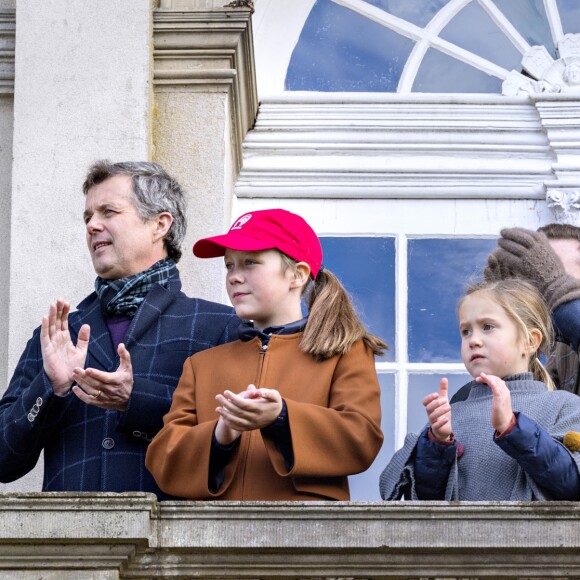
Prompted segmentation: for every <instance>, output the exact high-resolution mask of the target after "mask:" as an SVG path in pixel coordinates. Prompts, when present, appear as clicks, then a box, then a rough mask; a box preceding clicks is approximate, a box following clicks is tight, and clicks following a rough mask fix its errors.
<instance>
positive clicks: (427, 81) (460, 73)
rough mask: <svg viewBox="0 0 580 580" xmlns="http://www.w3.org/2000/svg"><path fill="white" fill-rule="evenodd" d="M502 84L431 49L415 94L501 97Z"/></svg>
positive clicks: (494, 78) (420, 74)
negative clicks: (466, 94) (461, 94)
mask: <svg viewBox="0 0 580 580" xmlns="http://www.w3.org/2000/svg"><path fill="white" fill-rule="evenodd" d="M517 68H518V70H519V68H520V67H519V65H518V67H517ZM501 84H502V80H501V79H499V78H497V77H494V76H491V75H488V74H486V73H484V72H482V71H480V70H478V69H476V68H474V67H472V66H469V65H468V64H465V63H463V62H461V61H459V60H457V59H455V58H453V57H451V56H448V55H446V54H443V53H442V52H439V51H438V50H435V49H433V48H430V49H429V50H428V51H427V54H425V57H424V58H423V61H422V62H421V66H420V67H419V71H418V73H417V77H416V78H415V82H414V83H413V92H414V93H499V94H501Z"/></svg>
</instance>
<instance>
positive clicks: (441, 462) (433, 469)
mask: <svg viewBox="0 0 580 580" xmlns="http://www.w3.org/2000/svg"><path fill="white" fill-rule="evenodd" d="M428 432H429V427H426V428H425V429H424V430H423V432H422V433H421V435H420V437H419V439H418V441H417V453H416V455H415V491H416V493H417V497H418V498H419V499H423V500H430V499H431V500H440V499H444V498H445V488H446V487H447V480H448V479H449V472H450V471H451V466H452V464H453V462H454V461H455V458H456V456H457V447H458V445H457V441H455V442H454V443H453V445H441V444H440V443H437V442H436V441H430V440H429V437H428Z"/></svg>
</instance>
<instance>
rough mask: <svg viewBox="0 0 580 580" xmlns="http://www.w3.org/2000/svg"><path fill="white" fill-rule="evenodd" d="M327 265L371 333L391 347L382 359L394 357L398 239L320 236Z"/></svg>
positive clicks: (325, 264) (325, 265) (393, 358)
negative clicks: (396, 252) (346, 292)
mask: <svg viewBox="0 0 580 580" xmlns="http://www.w3.org/2000/svg"><path fill="white" fill-rule="evenodd" d="M320 242H321V243H322V249H323V252H324V267H325V268H328V269H329V270H330V271H331V272H333V273H334V274H336V276H338V278H339V279H340V281H341V282H342V284H343V285H344V287H345V288H346V289H347V291H348V292H349V293H350V294H351V296H352V298H353V302H354V304H355V307H356V309H357V312H358V313H359V316H360V317H361V320H362V321H363V322H364V324H365V325H366V326H367V328H368V329H369V331H370V332H372V333H373V334H376V335H377V336H380V337H381V338H382V339H383V340H384V341H385V342H386V343H387V344H388V345H389V350H388V351H387V352H386V355H385V356H384V357H383V360H388V361H392V360H395V239H394V238H362V237H360V238H357V237H353V238H330V237H328V238H320Z"/></svg>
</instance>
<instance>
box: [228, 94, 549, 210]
mask: <svg viewBox="0 0 580 580" xmlns="http://www.w3.org/2000/svg"><path fill="white" fill-rule="evenodd" d="M552 162H553V155H552V152H551V149H550V143H549V141H548V139H547V138H546V135H545V133H544V132H543V130H542V124H541V122H540V118H539V116H538V112H537V110H536V109H535V108H534V106H533V105H530V103H529V102H528V101H526V100H521V99H505V98H499V99H498V98H496V99H495V100H493V99H490V98H479V99H477V98H472V99H464V100H463V101H461V100H460V99H459V98H458V97H457V96H455V97H454V98H449V97H447V98H436V97H433V96H431V98H430V99H428V98H426V97H425V96H424V95H422V96H419V97H414V96H412V97H408V98H405V99H401V98H400V97H399V98H398V99H394V98H392V97H388V98H383V99H380V98H378V97H376V96H373V97H369V99H367V100H365V99H364V98H363V97H361V96H358V97H355V98H354V99H352V100H351V99H349V98H348V96H346V95H343V96H342V99H341V98H340V97H338V96H334V97H332V98H328V99H326V98H325V97H321V96H320V95H319V96H318V98H317V99H315V98H313V97H312V96H311V97H310V98H309V99H302V95H294V96H293V97H292V98H286V99H272V100H264V101H263V102H262V103H261V105H260V112H259V115H258V118H257V121H256V125H255V128H254V130H253V131H252V132H251V133H249V134H248V136H247V138H246V141H245V143H244V164H243V168H242V171H241V173H240V175H239V178H238V181H237V184H236V194H237V195H238V196H240V197H292V198H296V197H320V198H328V197H330V198H355V199H356V198H358V199H360V198H447V199H449V198H457V199H461V198H482V199H493V198H501V199H510V198H511V199H514V198H525V199H543V198H544V197H545V183H546V182H549V181H550V180H551V179H553V172H552Z"/></svg>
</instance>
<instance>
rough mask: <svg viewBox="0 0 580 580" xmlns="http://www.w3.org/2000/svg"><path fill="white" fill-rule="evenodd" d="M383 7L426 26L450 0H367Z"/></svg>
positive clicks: (398, 15) (413, 22) (398, 16)
mask: <svg viewBox="0 0 580 580" xmlns="http://www.w3.org/2000/svg"><path fill="white" fill-rule="evenodd" d="M366 1H367V4H372V5H373V6H377V7H378V8H382V9H383V10H384V11H385V12H389V13H390V14H392V15H393V16H396V17H397V18H402V19H403V20H407V21H408V22H411V23H412V24H415V25H416V26H421V27H424V26H425V25H427V24H428V23H429V22H430V21H431V18H433V16H435V14H437V12H439V10H440V9H441V8H443V6H445V5H446V4H449V0H414V1H412V2H410V1H409V0H366Z"/></svg>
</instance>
